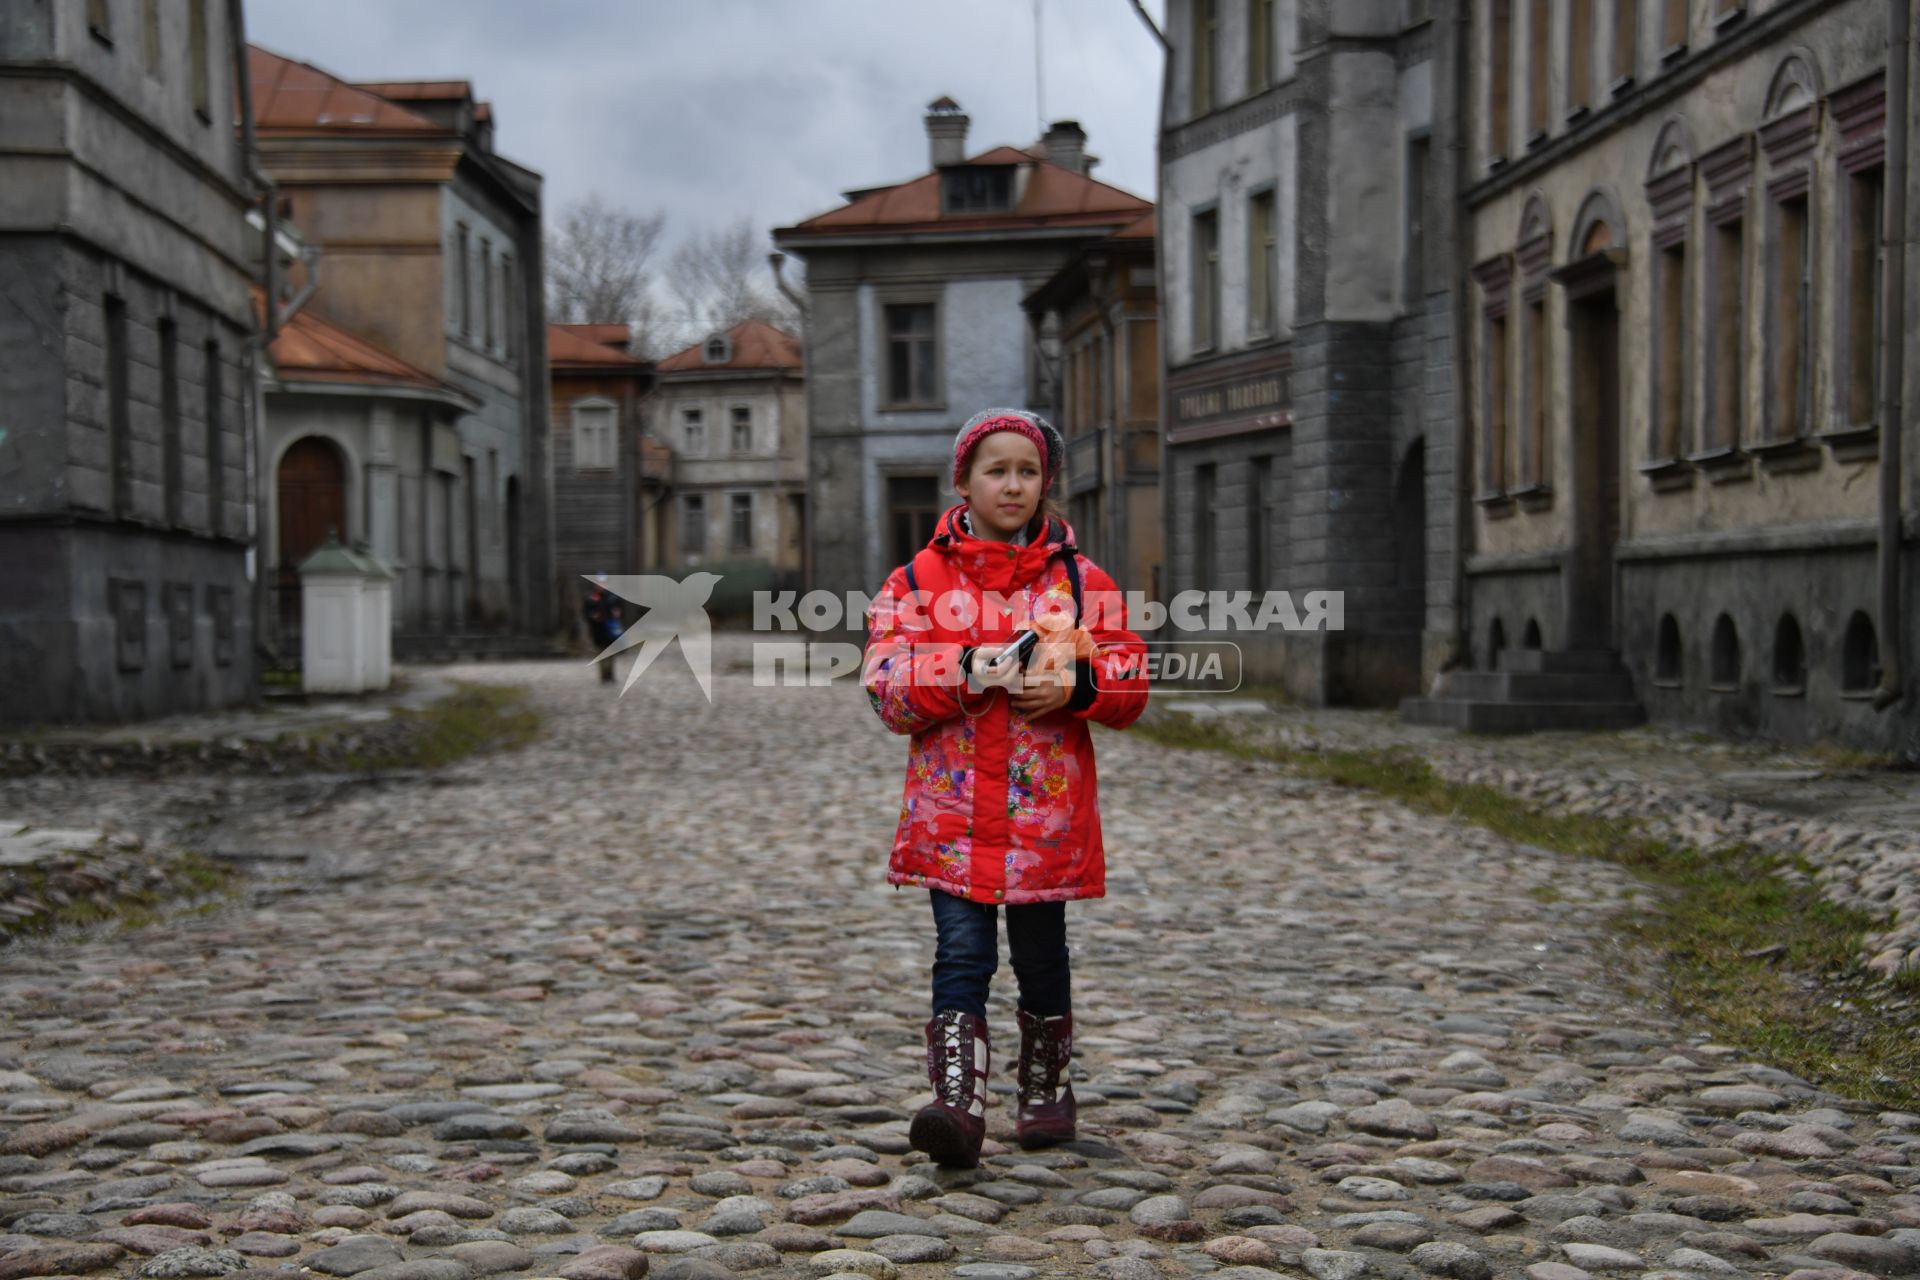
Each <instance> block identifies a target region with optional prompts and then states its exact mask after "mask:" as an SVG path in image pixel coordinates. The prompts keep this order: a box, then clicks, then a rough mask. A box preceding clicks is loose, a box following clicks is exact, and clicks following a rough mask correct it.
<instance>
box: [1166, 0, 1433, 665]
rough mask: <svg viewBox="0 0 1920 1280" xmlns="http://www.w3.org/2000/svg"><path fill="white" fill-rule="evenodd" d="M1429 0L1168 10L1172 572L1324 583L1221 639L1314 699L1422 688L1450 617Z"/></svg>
mask: <svg viewBox="0 0 1920 1280" xmlns="http://www.w3.org/2000/svg"><path fill="white" fill-rule="evenodd" d="M1445 9H1446V6H1445V5H1444V4H1438V5H1430V4H1427V3H1421V2H1414V0H1400V2H1397V3H1396V2H1391V0H1389V2H1383V3H1369V4H1357V3H1351V2H1350V0H1169V2H1168V5H1167V11H1166V29H1165V33H1164V36H1165V40H1166V43H1167V64H1166V78H1165V83H1164V91H1163V94H1162V106H1161V133H1160V157H1161V167H1160V192H1159V265H1160V283H1161V294H1160V298H1161V315H1162V319H1163V332H1164V339H1163V345H1164V349H1165V365H1166V384H1167V385H1166V417H1165V459H1164V466H1163V471H1162V477H1161V483H1162V492H1163V494H1164V510H1165V525H1166V535H1165V536H1166V552H1167V563H1168V574H1167V586H1166V589H1167V591H1168V592H1169V594H1171V593H1176V592H1180V591H1188V590H1221V591H1229V592H1234V591H1243V590H1244V591H1247V592H1249V593H1251V599H1252V601H1253V602H1254V603H1255V604H1256V605H1257V603H1258V601H1259V600H1260V599H1261V596H1262V593H1264V592H1267V591H1276V590H1284V591H1286V592H1289V593H1291V595H1292V596H1293V598H1294V599H1295V601H1296V602H1298V601H1300V600H1301V597H1302V595H1303V594H1304V593H1305V592H1308V591H1316V590H1330V591H1339V592H1342V593H1344V629H1341V630H1319V631H1287V630H1284V629H1281V628H1271V629H1268V630H1265V631H1259V632H1252V633H1249V632H1247V631H1245V630H1240V631H1234V632H1232V633H1231V634H1227V633H1224V632H1223V633H1220V638H1221V639H1230V640H1232V641H1234V642H1235V643H1237V644H1239V645H1241V647H1242V650H1243V654H1244V658H1245V663H1246V674H1247V677H1248V678H1249V679H1250V680H1264V681H1272V682H1277V683H1280V684H1282V685H1283V686H1284V687H1285V688H1286V689H1287V690H1288V691H1289V693H1290V694H1291V695H1292V696H1293V697H1296V698H1299V699H1301V700H1303V701H1306V702H1309V703H1328V702H1369V703H1371V702H1391V701H1392V700H1394V699H1397V698H1398V697H1401V696H1404V695H1407V694H1412V693H1416V692H1418V691H1419V690H1420V689H1421V688H1422V687H1423V686H1422V672H1423V671H1430V670H1432V669H1434V668H1436V667H1437V666H1438V665H1440V664H1441V663H1442V662H1443V661H1445V660H1446V658H1447V656H1448V654H1447V645H1448V641H1449V637H1450V636H1451V635H1452V634H1453V618H1452V613H1451V600H1450V595H1449V592H1448V590H1447V584H1448V582H1449V581H1450V578H1451V567H1450V565H1449V563H1448V557H1449V555H1450V551H1451V547H1452V545H1453V537H1452V527H1453V523H1454V507H1453V504H1452V502H1451V500H1450V498H1451V494H1452V492H1453V487H1454V486H1453V472H1454V459H1453V452H1452V440H1453V431H1452V425H1451V424H1452V416H1453V412H1454V409H1453V398H1452V383H1451V378H1450V373H1451V362H1452V351H1451V344H1452V335H1453V331H1454V325H1453V319H1452V307H1451V299H1452V296H1453V295H1452V289H1451V279H1452V273H1451V272H1450V271H1449V270H1448V259H1447V254H1446V252H1445V251H1444V250H1443V249H1442V248H1441V246H1445V245H1446V244H1447V243H1448V239H1447V236H1448V233H1449V226H1448V223H1449V216H1450V211H1451V204H1452V201H1451V191H1452V190H1453V178H1452V173H1451V166H1450V165H1449V163H1448V157H1449V154H1450V147H1451V139H1452V136H1453V134H1452V131H1453V118H1454V116H1453V110H1452V101H1453V99H1452V95H1451V94H1450V92H1449V88H1448V86H1449V85H1450V84H1451V83H1452V76H1453V67H1454V65H1455V64H1454V61H1453V57H1452V51H1451V50H1452V36H1451V24H1450V23H1448V22H1447V21H1445V20H1444V10H1445Z"/></svg>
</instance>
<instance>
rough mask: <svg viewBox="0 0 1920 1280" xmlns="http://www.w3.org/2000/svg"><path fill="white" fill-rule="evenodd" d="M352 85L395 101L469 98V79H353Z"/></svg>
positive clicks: (471, 86)
mask: <svg viewBox="0 0 1920 1280" xmlns="http://www.w3.org/2000/svg"><path fill="white" fill-rule="evenodd" d="M353 87H354V88H356V89H365V90H366V91H367V92H368V93H377V94H379V95H380V96H381V97H383V98H391V99H392V100H393V101H395V102H421V101H428V100H432V99H446V98H471V97H472V96H473V82H472V81H471V80H355V81H354V82H353Z"/></svg>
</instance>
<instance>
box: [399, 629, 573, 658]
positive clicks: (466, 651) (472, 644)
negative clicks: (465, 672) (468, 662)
mask: <svg viewBox="0 0 1920 1280" xmlns="http://www.w3.org/2000/svg"><path fill="white" fill-rule="evenodd" d="M393 656H394V658H395V659H396V660H397V661H401V662H450V661H454V660H457V659H482V660H484V659H489V658H567V657H572V656H574V655H573V654H572V653H571V652H570V651H569V650H567V649H566V648H564V647H562V646H560V645H556V644H554V643H553V642H552V641H550V640H548V639H546V638H545V637H542V636H503V635H487V634H460V633H456V634H452V635H433V634H409V635H396V636H394V638H393Z"/></svg>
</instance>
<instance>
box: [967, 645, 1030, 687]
mask: <svg viewBox="0 0 1920 1280" xmlns="http://www.w3.org/2000/svg"><path fill="white" fill-rule="evenodd" d="M1013 650H1014V646H1013V645H1011V644H1009V645H1004V646H995V647H991V648H989V647H988V646H986V645H982V646H980V647H979V648H977V649H975V650H974V651H973V671H972V680H973V683H974V685H975V686H976V687H978V688H981V689H990V688H992V687H993V686H995V685H1000V686H1002V687H1004V688H1005V689H1006V690H1007V692H1008V693H1015V692H1018V690H1019V689H1020V686H1021V681H1022V678H1023V677H1022V673H1021V670H1020V663H1019V661H1018V660H1017V659H1016V658H1015V657H1014V655H1013Z"/></svg>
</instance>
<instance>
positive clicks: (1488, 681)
mask: <svg viewBox="0 0 1920 1280" xmlns="http://www.w3.org/2000/svg"><path fill="white" fill-rule="evenodd" d="M1432 696H1433V697H1436V698H1463V699H1466V700H1468V701H1472V702H1632V701H1633V700H1634V694H1633V677H1632V676H1631V675H1629V674H1628V673H1627V671H1626V669H1625V668H1624V667H1622V668H1619V669H1616V670H1613V671H1604V672H1561V671H1554V672H1545V671H1446V672H1442V673H1441V675H1440V678H1439V679H1437V680H1435V681H1434V684H1433V693H1432Z"/></svg>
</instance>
